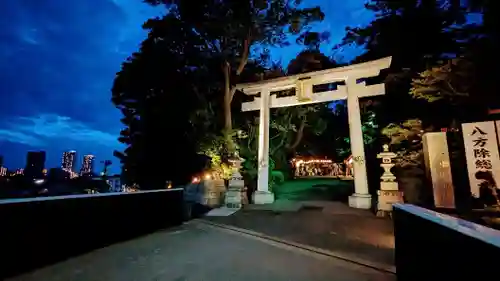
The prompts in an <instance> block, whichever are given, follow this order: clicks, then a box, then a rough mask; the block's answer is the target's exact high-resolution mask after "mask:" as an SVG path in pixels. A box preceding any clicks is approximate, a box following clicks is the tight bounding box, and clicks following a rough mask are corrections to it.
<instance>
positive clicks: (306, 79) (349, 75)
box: [236, 57, 391, 209]
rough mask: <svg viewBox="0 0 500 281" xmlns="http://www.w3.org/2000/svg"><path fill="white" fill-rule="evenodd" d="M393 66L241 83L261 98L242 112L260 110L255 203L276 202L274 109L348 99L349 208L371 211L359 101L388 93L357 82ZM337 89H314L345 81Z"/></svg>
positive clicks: (383, 63) (382, 62)
mask: <svg viewBox="0 0 500 281" xmlns="http://www.w3.org/2000/svg"><path fill="white" fill-rule="evenodd" d="M390 64H391V57H387V58H383V59H379V60H375V61H370V62H366V63H360V64H355V65H350V66H345V67H338V68H333V69H327V70H321V71H315V72H309V73H304V74H299V75H293V76H288V77H280V78H276V79H271V80H265V81H260V82H256V83H247V84H238V85H236V87H237V89H238V90H240V91H242V92H244V93H245V94H246V95H257V94H258V93H260V98H259V97H255V98H254V100H253V101H251V102H245V103H243V105H242V111H254V110H260V121H259V122H260V124H259V155H258V165H259V167H258V182H257V190H256V191H255V193H254V195H253V197H254V203H255V204H269V203H272V202H274V194H273V193H272V192H270V191H269V114H270V108H277V107H289V106H297V105H305V104H313V103H319V102H329V101H335V100H342V99H347V112H348V118H349V137H350V143H351V152H352V155H353V158H354V165H353V166H354V188H355V192H354V194H353V195H352V196H350V197H349V206H351V207H354V208H359V209H369V208H371V195H370V193H369V192H368V180H367V175H366V163H365V161H364V156H365V150H364V143H363V132H362V129H361V112H360V110H359V98H363V97H370V96H377V95H383V94H385V86H384V84H376V85H371V86H366V84H365V83H364V82H362V83H357V80H358V79H361V78H368V77H374V76H377V75H379V73H380V70H382V69H386V68H388V67H389V66H390ZM342 81H345V86H344V85H339V86H338V87H337V90H333V91H326V92H320V93H313V86H315V85H322V84H328V83H335V82H342ZM292 88H295V89H296V94H295V96H290V97H281V98H278V97H276V95H271V93H272V92H277V91H281V90H287V89H292Z"/></svg>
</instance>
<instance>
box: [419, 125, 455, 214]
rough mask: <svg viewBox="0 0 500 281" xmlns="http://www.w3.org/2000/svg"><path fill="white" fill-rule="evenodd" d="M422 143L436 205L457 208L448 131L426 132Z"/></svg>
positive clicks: (427, 174)
mask: <svg viewBox="0 0 500 281" xmlns="http://www.w3.org/2000/svg"><path fill="white" fill-rule="evenodd" d="M422 143H423V152H424V161H425V172H426V176H427V179H428V180H430V181H431V182H432V194H433V197H434V206H436V207H439V208H451V209H453V208H455V188H454V186H453V178H452V174H451V164H450V154H449V151H448V139H447V137H446V133H445V132H433V133H425V134H424V135H423V137H422Z"/></svg>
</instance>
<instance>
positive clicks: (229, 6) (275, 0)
mask: <svg viewBox="0 0 500 281" xmlns="http://www.w3.org/2000/svg"><path fill="white" fill-rule="evenodd" d="M146 2H148V3H150V4H153V5H159V4H165V5H166V6H167V7H168V9H169V13H170V14H172V15H175V16H176V18H178V19H179V20H180V21H182V23H183V24H184V27H185V28H186V29H189V30H194V31H195V32H196V33H197V34H198V35H199V37H200V38H201V39H202V40H203V41H204V42H205V44H206V45H207V46H209V47H210V48H211V51H212V53H211V55H212V56H213V58H214V59H215V60H216V61H217V62H218V64H219V68H218V69H221V71H222V74H223V79H222V80H221V82H222V83H221V91H222V93H223V99H221V102H222V104H223V113H224V114H223V116H224V132H225V135H226V138H227V142H228V149H229V150H230V151H233V150H234V144H233V141H232V139H231V138H230V136H231V135H232V134H231V131H232V130H233V127H232V114H231V103H232V101H233V98H234V95H235V93H236V88H235V83H237V82H239V81H240V78H241V76H242V75H243V72H244V70H245V67H246V66H247V64H248V62H249V59H250V58H251V57H252V56H251V50H252V47H253V46H255V45H286V44H288V41H287V35H288V34H289V33H294V34H299V33H300V32H301V31H302V30H303V28H304V27H305V26H307V25H308V24H309V23H310V22H313V21H317V20H322V19H323V17H324V14H323V13H322V12H321V10H320V8H319V7H315V8H306V9H299V8H298V4H300V1H287V0H224V1H214V0H200V1H187V0H146ZM215 69H217V68H215Z"/></svg>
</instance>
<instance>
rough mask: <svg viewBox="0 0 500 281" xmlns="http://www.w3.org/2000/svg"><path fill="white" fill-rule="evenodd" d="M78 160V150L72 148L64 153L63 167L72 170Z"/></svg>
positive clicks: (67, 170)
mask: <svg viewBox="0 0 500 281" xmlns="http://www.w3.org/2000/svg"><path fill="white" fill-rule="evenodd" d="M75 162H76V151H74V150H70V151H66V152H64V153H63V156H62V161H61V168H62V169H63V170H64V171H66V172H72V171H73V168H74V167H75Z"/></svg>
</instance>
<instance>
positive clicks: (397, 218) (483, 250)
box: [393, 204, 500, 281]
mask: <svg viewBox="0 0 500 281" xmlns="http://www.w3.org/2000/svg"><path fill="white" fill-rule="evenodd" d="M393 219H394V232H395V246H396V272H397V279H398V281H414V280H415V281H417V280H418V281H422V280H425V281H432V280H440V281H442V280H462V279H464V280H490V279H492V278H493V279H495V278H496V276H498V264H499V262H498V258H497V257H499V256H500V232H499V231H496V230H493V229H491V228H487V227H484V226H481V225H477V224H474V223H472V222H469V221H465V220H462V219H458V218H454V217H451V216H448V215H444V214H440V213H437V212H434V211H431V210H427V209H423V208H420V207H416V206H413V205H403V204H395V205H394V213H393Z"/></svg>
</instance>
